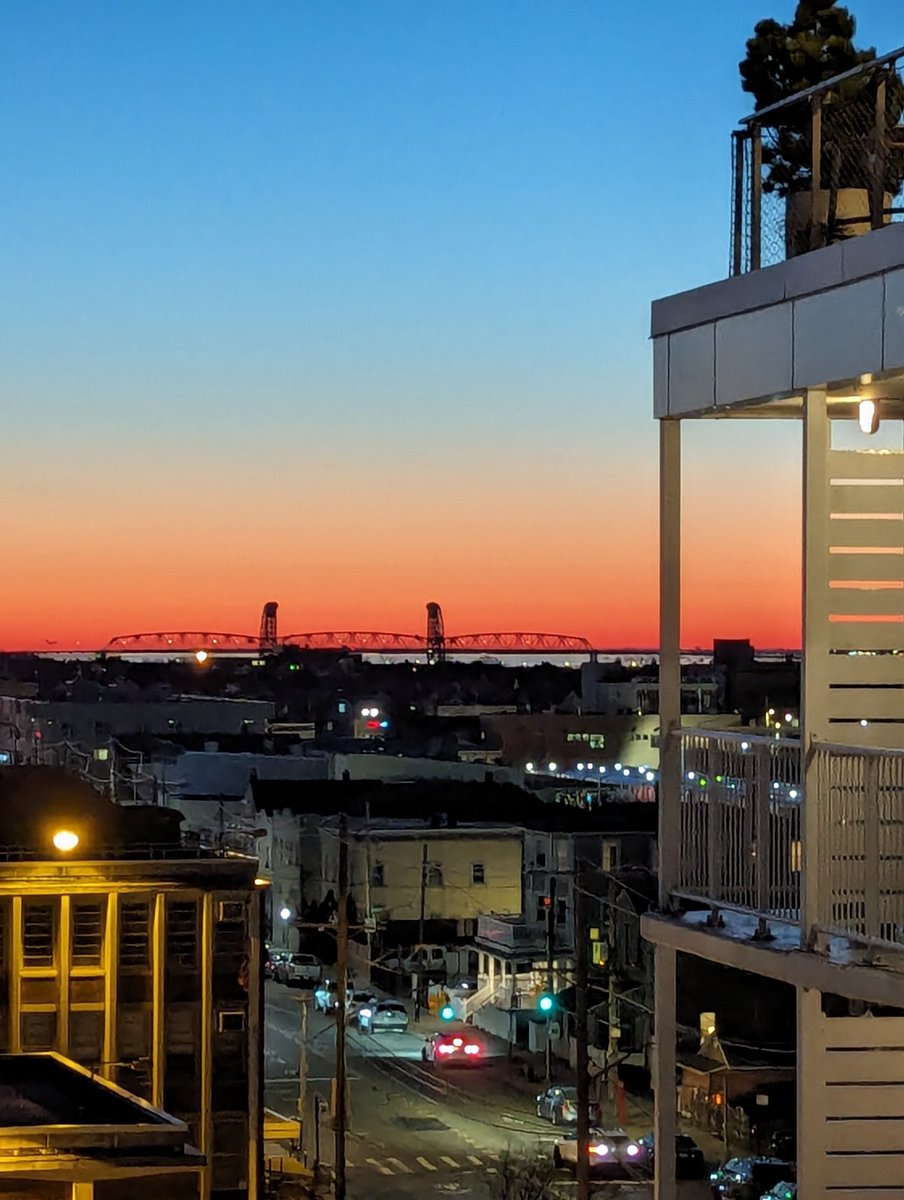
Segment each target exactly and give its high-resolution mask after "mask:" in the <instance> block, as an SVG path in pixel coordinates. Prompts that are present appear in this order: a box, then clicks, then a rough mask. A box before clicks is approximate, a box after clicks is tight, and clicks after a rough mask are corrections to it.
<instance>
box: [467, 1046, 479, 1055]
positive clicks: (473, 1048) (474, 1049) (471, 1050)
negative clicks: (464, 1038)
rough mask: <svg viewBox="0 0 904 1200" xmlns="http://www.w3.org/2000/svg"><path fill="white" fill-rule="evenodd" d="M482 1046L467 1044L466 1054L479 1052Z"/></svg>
mask: <svg viewBox="0 0 904 1200" xmlns="http://www.w3.org/2000/svg"><path fill="white" fill-rule="evenodd" d="M479 1053H480V1047H479V1046H475V1045H473V1044H471V1045H468V1046H465V1054H479Z"/></svg>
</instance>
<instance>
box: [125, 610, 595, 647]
mask: <svg viewBox="0 0 904 1200" xmlns="http://www.w3.org/2000/svg"><path fill="white" fill-rule="evenodd" d="M277 607H278V605H277V604H276V602H275V601H272V600H271V601H269V602H268V603H267V604H265V605H264V609H263V613H262V615H261V627H260V632H259V633H258V635H257V637H254V636H253V635H252V634H247V633H215V632H211V631H209V630H181V629H180V630H175V631H162V632H155V633H127V634H121V635H119V636H118V637H114V638H111V639H110V641H109V642H108V643H107V645H106V646H105V647H104V653H106V654H110V655H120V656H124V655H131V654H141V655H146V654H154V655H160V656H166V655H180V654H197V653H198V652H199V651H206V652H207V653H208V654H222V655H236V656H238V655H243V656H244V655H260V654H273V653H275V652H277V651H279V650H281V649H285V648H289V647H294V648H295V649H298V650H324V651H334V652H338V651H350V652H352V653H355V654H388V655H418V656H423V657H426V658H427V659H428V661H430V662H441V661H442V660H443V659H444V658H445V657H446V655H448V654H477V655H524V654H529V655H536V654H556V655H560V654H575V655H588V656H590V657H593V656H594V655H595V651H594V648H593V646H592V645H591V643H590V642H589V641H588V640H587V639H586V638H582V637H575V636H573V635H572V634H566V633H523V632H516V633H459V634H451V635H447V634H446V632H445V627H444V622H443V614H442V609H441V608H440V606H439V605H438V604H436V603H434V602H431V603H430V604H428V605H427V630H426V633H423V634H421V633H385V632H382V631H379V630H357V629H352V630H349V629H343V630H322V631H318V632H315V633H290V634H289V635H288V636H285V637H280V636H279V635H278V633H277V622H276V611H277Z"/></svg>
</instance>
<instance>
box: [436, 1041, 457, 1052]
mask: <svg viewBox="0 0 904 1200" xmlns="http://www.w3.org/2000/svg"><path fill="white" fill-rule="evenodd" d="M437 1050H438V1051H439V1052H440V1054H454V1053H455V1047H454V1046H451V1045H450V1044H449V1043H448V1042H441V1043H440V1045H439V1046H437Z"/></svg>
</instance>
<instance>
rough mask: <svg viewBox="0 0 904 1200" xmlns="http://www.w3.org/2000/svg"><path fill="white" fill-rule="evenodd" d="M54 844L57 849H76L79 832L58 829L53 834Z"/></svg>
mask: <svg viewBox="0 0 904 1200" xmlns="http://www.w3.org/2000/svg"><path fill="white" fill-rule="evenodd" d="M53 844H54V846H56V848H57V850H64V851H68V850H74V849H75V848H76V846H77V845H78V834H77V833H73V832H72V830H71V829H58V830H57V831H56V833H55V834H54V835H53Z"/></svg>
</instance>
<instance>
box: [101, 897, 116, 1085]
mask: <svg viewBox="0 0 904 1200" xmlns="http://www.w3.org/2000/svg"><path fill="white" fill-rule="evenodd" d="M118 985H119V892H109V893H108V894H107V924H106V929H105V931H104V1053H103V1062H102V1064H101V1074H102V1075H103V1076H104V1078H105V1079H111V1080H115V1079H116V1067H115V1066H114V1063H115V1062H116V1060H117V1059H118V1057H119V1054H118V1052H117V1037H116V1032H117V1031H116V1023H117V1015H118V1014H117V996H118V991H119V986H118Z"/></svg>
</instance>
